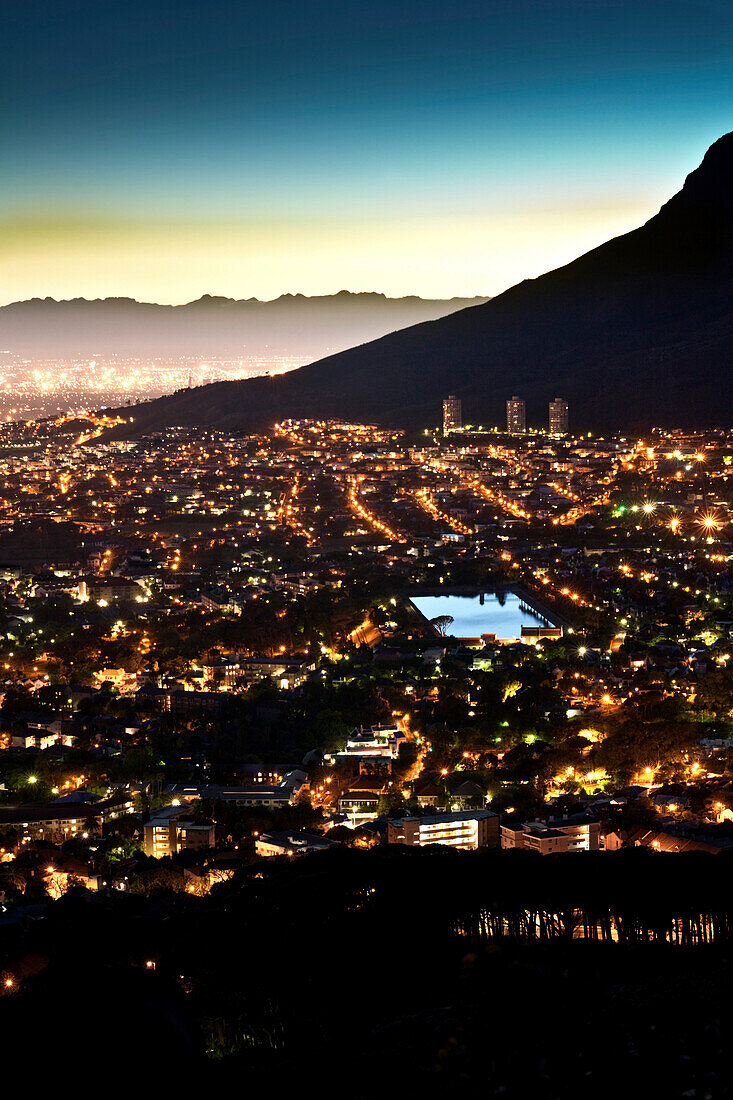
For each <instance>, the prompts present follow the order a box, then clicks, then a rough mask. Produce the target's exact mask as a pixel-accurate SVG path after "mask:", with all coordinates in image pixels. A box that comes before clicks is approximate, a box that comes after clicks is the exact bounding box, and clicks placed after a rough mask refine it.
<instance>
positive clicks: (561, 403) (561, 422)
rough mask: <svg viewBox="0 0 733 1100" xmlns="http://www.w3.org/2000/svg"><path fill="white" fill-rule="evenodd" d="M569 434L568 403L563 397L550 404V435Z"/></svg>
mask: <svg viewBox="0 0 733 1100" xmlns="http://www.w3.org/2000/svg"><path fill="white" fill-rule="evenodd" d="M567 434H568V403H567V401H566V400H565V399H564V398H563V397H556V398H555V400H554V401H551V402H550V435H567Z"/></svg>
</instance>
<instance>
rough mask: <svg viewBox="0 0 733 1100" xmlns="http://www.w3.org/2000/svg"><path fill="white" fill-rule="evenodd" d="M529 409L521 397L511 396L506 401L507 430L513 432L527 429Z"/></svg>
mask: <svg viewBox="0 0 733 1100" xmlns="http://www.w3.org/2000/svg"><path fill="white" fill-rule="evenodd" d="M526 428H527V410H526V407H525V404H524V401H523V400H522V398H521V397H516V396H515V397H510V398H509V400H508V401H507V403H506V430H507V431H508V432H510V433H511V434H515V433H516V432H523V431H526Z"/></svg>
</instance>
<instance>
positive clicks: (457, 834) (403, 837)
mask: <svg viewBox="0 0 733 1100" xmlns="http://www.w3.org/2000/svg"><path fill="white" fill-rule="evenodd" d="M387 841H388V843H389V844H407V845H408V846H410V847H413V848H422V847H424V846H425V845H426V844H443V845H445V846H447V847H448V848H497V847H498V846H499V818H498V817H497V815H496V814H494V813H492V812H491V810H462V811H458V812H457V813H445V814H426V815H425V816H424V817H419V816H417V815H415V816H411V817H401V818H395V819H394V820H393V821H389V822H388V823H387Z"/></svg>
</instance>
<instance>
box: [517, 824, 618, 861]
mask: <svg viewBox="0 0 733 1100" xmlns="http://www.w3.org/2000/svg"><path fill="white" fill-rule="evenodd" d="M501 846H502V848H524V849H525V850H526V851H528V852H537V853H539V855H541V856H549V855H555V854H557V853H558V852H592V851H596V850H597V849H598V848H599V847H600V824H599V822H598V821H596V820H594V819H593V818H590V817H586V816H585V815H584V814H577V815H575V816H574V817H564V818H557V819H554V818H550V819H549V821H528V822H522V823H521V824H507V825H502V826H501Z"/></svg>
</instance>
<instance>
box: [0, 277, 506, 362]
mask: <svg viewBox="0 0 733 1100" xmlns="http://www.w3.org/2000/svg"><path fill="white" fill-rule="evenodd" d="M485 301H487V299H486V298H451V299H450V300H449V301H440V300H438V301H429V300H426V299H424V298H416V297H408V298H387V297H385V295H384V294H375V293H365V294H352V293H350V292H349V291H347V290H342V291H341V292H340V293H339V294H328V295H323V296H320V297H313V298H308V297H306V296H305V295H303V294H283V295H281V296H280V297H279V298H275V299H274V300H273V301H271V302H261V301H259V300H258V299H257V298H247V299H245V300H242V301H236V300H234V299H232V298H213V297H211V296H209V295H205V296H204V297H203V298H199V299H198V300H197V301H195V302H188V303H187V304H186V305H180V306H161V305H155V304H152V303H149V302H136V301H134V299H132V298H101V299H98V300H96V301H88V300H87V299H85V298H75V299H73V300H72V301H62V302H57V301H56V300H55V299H53V298H32V299H30V301H27V302H14V303H13V304H12V305H7V306H3V307H2V308H0V352H2V351H10V352H12V353H14V354H16V355H22V356H23V357H24V358H39V359H48V358H59V359H64V358H74V357H85V356H92V357H94V356H104V355H120V356H129V357H135V358H145V357H152V356H164V357H180V356H197V357H201V358H207V357H222V358H236V357H238V356H250V355H268V356H277V355H286V356H298V357H302V358H303V359H306V360H307V359H310V358H319V357H321V356H323V355H326V354H328V353H330V352H333V351H340V350H342V349H343V348H350V347H352V346H353V345H354V344H360V343H364V342H365V341H367V340H374V339H375V338H376V337H378V336H384V334H385V333H387V332H394V331H395V329H400V328H404V327H405V326H406V325H414V324H417V323H418V322H420V321H432V320H434V319H435V318H437V317H444V316H445V315H446V314H447V313H453V312H455V311H456V310H458V309H463V308H465V307H466V306H473V305H477V304H479V303H481V302H485Z"/></svg>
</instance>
